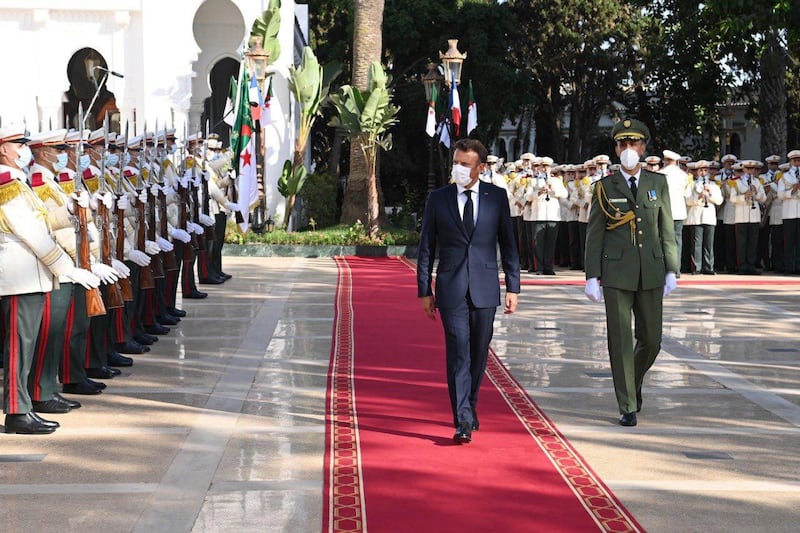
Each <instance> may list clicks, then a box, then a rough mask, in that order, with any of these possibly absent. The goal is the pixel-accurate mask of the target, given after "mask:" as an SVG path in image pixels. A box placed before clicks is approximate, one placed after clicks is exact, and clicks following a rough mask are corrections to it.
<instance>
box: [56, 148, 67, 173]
mask: <svg viewBox="0 0 800 533" xmlns="http://www.w3.org/2000/svg"><path fill="white" fill-rule="evenodd" d="M68 160H69V156H68V155H67V154H65V153H64V152H61V153H59V154H56V162H55V163H53V168H54V169H55V171H56V172H61V171H62V170H64V169H65V168H67V161H68Z"/></svg>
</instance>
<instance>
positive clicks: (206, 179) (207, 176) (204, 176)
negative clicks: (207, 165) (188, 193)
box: [203, 170, 211, 182]
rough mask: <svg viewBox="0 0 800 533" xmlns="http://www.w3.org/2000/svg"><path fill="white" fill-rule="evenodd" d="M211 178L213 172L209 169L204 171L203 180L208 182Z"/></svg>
mask: <svg viewBox="0 0 800 533" xmlns="http://www.w3.org/2000/svg"><path fill="white" fill-rule="evenodd" d="M210 179H211V172H209V171H208V170H206V171H205V172H203V181H206V182H208V180H210Z"/></svg>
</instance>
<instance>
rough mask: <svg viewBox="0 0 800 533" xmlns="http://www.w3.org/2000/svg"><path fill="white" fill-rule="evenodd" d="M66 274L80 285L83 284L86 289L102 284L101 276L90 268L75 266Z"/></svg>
mask: <svg viewBox="0 0 800 533" xmlns="http://www.w3.org/2000/svg"><path fill="white" fill-rule="evenodd" d="M66 276H67V277H68V278H69V279H70V281H72V282H73V283H77V284H79V285H83V287H84V288H85V289H86V290H89V289H95V288H97V287H98V286H99V285H100V278H98V277H97V276H95V275H94V274H92V273H91V272H89V271H88V270H84V269H82V268H77V267H75V268H73V269H72V270H70V271H69V272H68V273H67V274H66Z"/></svg>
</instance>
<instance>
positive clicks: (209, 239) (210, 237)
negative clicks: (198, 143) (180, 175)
mask: <svg viewBox="0 0 800 533" xmlns="http://www.w3.org/2000/svg"><path fill="white" fill-rule="evenodd" d="M206 157H208V121H206V143H205V144H204V145H203V169H202V172H203V174H202V182H201V183H202V186H203V206H202V213H203V214H204V215H206V216H211V214H210V213H211V207H210V206H209V201H210V200H211V195H210V194H209V193H208V180H210V179H211V175H210V174H209V172H208V168H206ZM205 240H206V249H208V248H210V247H211V245H212V243H213V242H214V226H213V225H212V226H209V227H207V228H206V231H205Z"/></svg>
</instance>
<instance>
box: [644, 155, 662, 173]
mask: <svg viewBox="0 0 800 533" xmlns="http://www.w3.org/2000/svg"><path fill="white" fill-rule="evenodd" d="M644 162H645V163H646V164H647V170H649V171H650V172H658V171H659V169H660V168H661V158H660V157H658V156H657V155H648V156H647V157H645V158H644Z"/></svg>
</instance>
